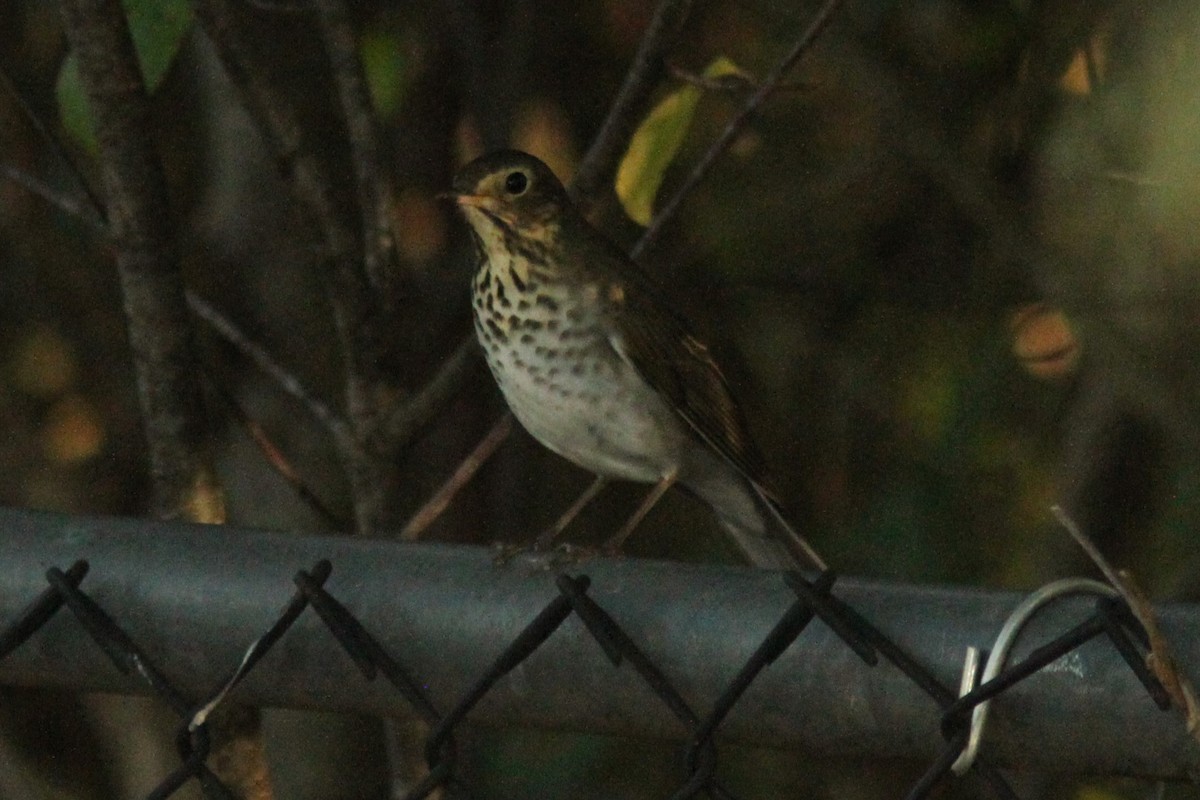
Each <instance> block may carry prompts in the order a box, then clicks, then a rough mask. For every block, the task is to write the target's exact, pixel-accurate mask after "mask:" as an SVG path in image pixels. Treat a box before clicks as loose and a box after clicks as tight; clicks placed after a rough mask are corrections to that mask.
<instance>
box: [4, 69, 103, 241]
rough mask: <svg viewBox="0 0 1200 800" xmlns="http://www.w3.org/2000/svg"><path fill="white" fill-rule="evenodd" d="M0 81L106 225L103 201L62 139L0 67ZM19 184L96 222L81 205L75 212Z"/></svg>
mask: <svg viewBox="0 0 1200 800" xmlns="http://www.w3.org/2000/svg"><path fill="white" fill-rule="evenodd" d="M0 83H2V84H4V88H5V90H6V91H7V92H8V93H9V94H10V95H11V96H12V98H13V100H14V101H15V102H16V104H17V107H18V108H20V109H21V114H22V115H23V116H24V117H25V119H27V120H29V124H30V125H32V126H33V129H34V130H36V131H37V132H38V135H39V136H41V137H42V140H43V141H45V142H46V144H47V145H49V146H50V149H51V150H53V151H54V155H55V156H57V157H58V160H59V161H61V162H62V163H63V164H64V165H65V166H66V168H67V169H68V170H69V171H70V173H71V175H72V176H73V177H74V178H75V182H76V183H77V184H79V190H80V191H81V192H83V194H84V196H85V197H86V198H87V205H88V206H90V207H91V210H92V211H93V212H95V215H96V217H98V218H99V220H100V224H101V226H102V227H107V224H108V213H107V212H106V211H105V209H104V203H102V202H101V201H100V198H99V197H98V196H97V195H96V192H95V191H94V190H93V189H92V185H91V183H89V182H88V179H87V176H85V175H84V174H83V170H81V169H80V168H79V165H78V164H76V163H75V159H73V158H71V154H70V152H68V151H67V148H65V147H63V143H62V140H60V139H59V138H58V136H56V135H55V134H54V132H53V131H52V130H50V128H49V127H47V126H46V124H45V123H44V122H42V118H41V117H39V116H38V115H37V112H35V111H34V110H33V108H32V107H31V106H30V105H29V103H28V102H26V100H25V96H24V95H23V94H21V92H20V91H19V90H18V89H17V86H16V84H14V83H13V80H12V78H11V77H10V76H9V74H8V73H7V72H5V71H4V70H3V69H0ZM9 177H10V178H13V179H14V180H17V179H16V178H14V177H13V175H12V174H11V173H10V174H9ZM18 182H19V181H18ZM21 185H23V186H25V188H26V189H29V190H30V191H32V192H34V193H35V194H38V195H40V196H41V197H43V198H44V199H46V200H49V201H50V202H51V203H53V204H54V205H56V206H58V207H59V208H61V209H63V210H64V211H67V213H69V214H74V215H75V216H78V217H79V218H81V219H85V220H87V221H88V222H91V223H93V224H94V223H95V222H96V221H95V220H92V219H88V218H87V216H86V215H85V214H83V213H82V207H80V210H79V211H77V212H72V211H69V210H67V207H66V206H64V205H61V204H59V203H57V202H55V200H54V199H53V197H52V196H51V195H48V194H43V193H42V192H40V191H38V190H36V189H34V188H32V186H31V185H30V184H28V183H22V184H21ZM40 185H44V184H40ZM59 196H61V195H59ZM74 205H76V206H78V205H79V204H77V203H75V204H74Z"/></svg>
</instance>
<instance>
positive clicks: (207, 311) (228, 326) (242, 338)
mask: <svg viewBox="0 0 1200 800" xmlns="http://www.w3.org/2000/svg"><path fill="white" fill-rule="evenodd" d="M186 298H187V304H188V308H190V309H191V310H192V312H193V313H194V314H195V315H196V316H198V317H200V318H201V319H202V320H204V321H205V322H207V323H208V324H209V325H210V326H211V327H212V329H213V330H214V331H216V333H217V334H218V335H219V336H220V337H221V338H222V339H224V340H225V341H227V342H229V343H230V344H231V345H233V346H234V347H236V348H237V350H238V352H240V353H242V355H244V356H246V357H247V358H249V359H250V360H251V361H253V362H254V365H255V366H257V367H258V368H259V369H260V370H262V371H263V373H264V374H266V375H267V376H268V377H269V378H271V379H272V380H274V381H275V383H277V384H278V385H279V387H280V388H281V389H283V390H284V391H285V392H287V393H288V394H289V395H291V396H292V397H294V398H296V399H297V400H299V401H300V402H301V403H303V404H304V407H305V408H307V409H308V413H310V414H312V415H313V417H314V418H315V419H316V420H317V421H318V422H320V423H321V424H322V425H324V426H325V429H326V430H328V431H329V433H330V434H331V435H332V436H333V438H334V441H335V442H336V444H337V447H338V450H339V451H341V453H342V455H343V456H345V455H347V454H349V453H351V452H353V449H354V435H353V434H352V433H351V431H350V426H349V424H348V423H347V422H346V420H344V419H342V417H341V416H339V415H338V414H337V413H336V412H335V411H334V410H333V409H331V408H330V407H329V406H328V405H326V404H325V403H324V402H322V401H321V400H319V399H318V398H317V397H315V396H314V395H313V394H312V392H310V391H308V389H307V388H305V386H304V384H303V383H301V382H300V379H299V378H297V377H296V376H295V375H293V374H292V373H291V372H289V371H288V370H287V368H286V367H284V366H283V365H282V364H280V363H279V362H278V361H276V360H275V357H274V356H272V355H271V354H270V353H269V352H267V349H266V348H265V347H263V346H262V345H260V344H258V343H257V342H255V341H254V340H253V339H251V338H250V337H249V336H248V335H247V334H246V333H245V332H244V331H243V330H242V329H241V328H239V327H238V326H237V325H235V324H234V323H233V321H232V320H230V319H229V318H228V317H226V316H225V315H224V314H222V313H221V312H220V311H218V310H217V309H216V308H214V307H213V306H212V305H211V304H210V303H209V302H208V301H207V300H205V299H204V298H202V297H200V296H199V295H197V294H196V293H195V292H191V291H189V292H187V293H186Z"/></svg>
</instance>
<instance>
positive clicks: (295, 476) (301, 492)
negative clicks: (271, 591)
mask: <svg viewBox="0 0 1200 800" xmlns="http://www.w3.org/2000/svg"><path fill="white" fill-rule="evenodd" d="M209 384H210V385H211V386H212V387H213V388H214V389H215V391H216V392H217V394H218V395H219V396H220V397H221V399H222V400H223V401H224V402H225V406H226V407H227V408H228V409H229V411H230V413H231V414H233V418H234V419H235V420H237V422H238V424H240V425H241V426H242V428H243V429H244V430H245V431H246V433H247V435H249V436H250V439H251V441H253V442H254V444H255V445H257V446H258V449H259V450H260V451H261V452H262V454H263V457H264V458H266V460H267V464H269V465H270V466H271V468H272V469H274V470H275V471H276V472H277V473H279V476H280V477H281V478H283V479H284V480H285V481H287V483H288V485H289V486H291V487H292V489H294V490H295V492H296V494H297V495H298V496H299V497H300V499H301V500H302V501H303V502H304V503H305V505H307V506H308V507H309V508H311V509H312V510H313V511H315V512H316V513H317V514H318V515H319V516H320V517H321V518H322V519H323V520H324V521H325V522H326V523H328V524H329V525H330V526H332V527H333V528H335V529H344V528H345V527H346V525H347V520H345V519H344V518H342V517H340V516H338V515H337V514H335V513H334V512H333V511H332V510H330V508H329V506H327V505H325V503H324V502H322V501H321V498H320V497H318V496H317V493H316V492H315V491H313V490H312V489H311V488H310V487H309V486H308V483H307V482H306V481H305V480H304V478H303V477H301V475H300V473H299V471H297V470H296V468H295V466H293V465H292V462H291V460H290V459H288V457H287V456H286V455H284V453H283V451H282V450H281V449H279V447H278V446H277V445H276V444H275V442H274V441H272V440H271V437H270V435H269V434H268V433H267V431H266V429H265V428H263V426H262V424H261V423H259V421H258V420H256V419H254V418H253V417H251V416H250V414H249V413H247V411H246V409H245V408H243V407H242V404H241V403H240V402H238V399H237V398H236V397H234V395H233V393H232V392H230V391H229V389H228V388H227V387H225V386H224V385H222V384H221V383H219V382H218V381H216V380H210V381H209Z"/></svg>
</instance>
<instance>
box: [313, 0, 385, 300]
mask: <svg viewBox="0 0 1200 800" xmlns="http://www.w3.org/2000/svg"><path fill="white" fill-rule="evenodd" d="M316 8H317V16H318V19H319V20H320V29H321V38H322V39H323V41H324V42H325V52H326V54H327V55H328V56H329V64H330V68H331V70H332V72H333V80H334V85H335V86H337V93H338V100H339V102H340V103H341V108H342V117H343V118H344V119H345V122H346V133H347V136H348V138H349V142H350V158H351V160H352V161H353V162H354V178H355V184H356V186H357V188H358V204H359V213H360V214H361V216H362V249H363V263H364V266H365V270H366V275H367V279H368V280H369V281H370V282H371V285H372V286H373V287H374V288H375V290H376V291H377V292H379V293H381V295H383V296H384V297H387V296H390V295H391V293H392V292H393V291H394V290H395V287H394V286H393V283H394V282H395V279H396V270H397V268H398V262H397V256H396V236H395V234H394V232H393V230H392V209H393V207H394V206H395V199H394V192H393V190H392V184H391V181H390V180H389V178H388V175H389V174H390V173H389V171H388V170H387V169H386V167H385V166H384V163H383V158H382V157H381V155H380V153H381V150H382V148H381V146H380V143H379V129H378V125H377V124H376V118H375V112H374V110H373V109H372V107H371V97H370V93H369V92H368V91H367V79H366V75H365V74H364V73H363V66H362V61H361V60H360V59H359V56H358V47H357V44H358V43H357V42H356V41H355V37H354V29H353V27H352V26H351V25H350V15H349V12H348V11H347V9H346V4H345V2H344V0H317V2H316Z"/></svg>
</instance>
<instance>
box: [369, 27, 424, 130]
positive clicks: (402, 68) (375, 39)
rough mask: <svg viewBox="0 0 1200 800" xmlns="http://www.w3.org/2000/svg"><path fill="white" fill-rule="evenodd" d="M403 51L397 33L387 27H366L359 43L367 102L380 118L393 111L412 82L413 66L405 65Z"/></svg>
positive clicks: (387, 116) (393, 113)
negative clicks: (386, 29) (367, 89)
mask: <svg viewBox="0 0 1200 800" xmlns="http://www.w3.org/2000/svg"><path fill="white" fill-rule="evenodd" d="M404 52H405V47H404V42H403V41H402V40H401V37H400V36H398V35H396V34H395V33H389V32H387V31H379V30H369V31H367V32H365V33H364V34H363V37H362V43H361V44H360V45H359V54H360V56H361V58H362V62H363V72H365V73H366V76H367V85H368V86H369V87H370V91H371V103H372V104H373V105H374V106H375V111H376V112H377V113H378V114H379V117H380V118H381V119H390V118H392V117H394V116H395V115H396V112H397V111H399V110H400V102H401V101H402V100H403V99H404V95H405V93H406V92H407V91H408V87H409V84H410V83H411V82H412V72H413V70H411V69H409V68H408V67H409V65H408V63H407V61H406V60H405V58H404Z"/></svg>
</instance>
